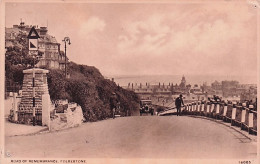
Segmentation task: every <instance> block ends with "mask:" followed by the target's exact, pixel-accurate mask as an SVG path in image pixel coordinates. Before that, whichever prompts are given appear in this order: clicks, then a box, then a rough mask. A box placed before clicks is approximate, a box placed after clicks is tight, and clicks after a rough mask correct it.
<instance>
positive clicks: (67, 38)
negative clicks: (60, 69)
mask: <svg viewBox="0 0 260 164" xmlns="http://www.w3.org/2000/svg"><path fill="white" fill-rule="evenodd" d="M62 41H63V42H64V43H65V78H66V77H67V54H66V49H67V43H68V44H69V45H70V44H71V43H70V38H69V37H64V39H63V40H62Z"/></svg>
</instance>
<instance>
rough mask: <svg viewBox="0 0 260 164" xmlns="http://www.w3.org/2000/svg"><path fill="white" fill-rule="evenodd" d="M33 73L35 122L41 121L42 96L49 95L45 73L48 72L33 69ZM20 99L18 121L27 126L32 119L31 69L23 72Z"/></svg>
mask: <svg viewBox="0 0 260 164" xmlns="http://www.w3.org/2000/svg"><path fill="white" fill-rule="evenodd" d="M34 71H35V106H36V110H35V113H36V119H37V122H38V123H39V122H41V120H42V95H43V94H47V95H49V91H48V83H47V73H49V71H48V70H45V69H40V68H34ZM23 73H24V78H23V86H22V99H21V103H20V106H19V109H18V121H20V122H21V123H27V124H29V123H30V121H31V120H32V118H33V108H32V106H33V87H32V86H33V84H32V81H33V69H27V70H23Z"/></svg>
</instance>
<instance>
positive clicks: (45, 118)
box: [42, 94, 51, 130]
mask: <svg viewBox="0 0 260 164" xmlns="http://www.w3.org/2000/svg"><path fill="white" fill-rule="evenodd" d="M50 111H51V99H50V95H49V94H43V95H42V126H45V125H46V126H48V127H49V130H50V123H51V122H50V121H51V118H50Z"/></svg>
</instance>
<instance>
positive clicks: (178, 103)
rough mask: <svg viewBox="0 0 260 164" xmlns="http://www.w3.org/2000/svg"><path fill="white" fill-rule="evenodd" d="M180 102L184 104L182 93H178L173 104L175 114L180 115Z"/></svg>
mask: <svg viewBox="0 0 260 164" xmlns="http://www.w3.org/2000/svg"><path fill="white" fill-rule="evenodd" d="M181 104H182V105H183V106H184V103H183V100H182V95H181V94H180V96H179V97H177V98H176V99H175V106H176V108H177V116H180V115H181Z"/></svg>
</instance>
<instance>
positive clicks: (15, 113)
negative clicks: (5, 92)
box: [13, 93, 18, 122]
mask: <svg viewBox="0 0 260 164" xmlns="http://www.w3.org/2000/svg"><path fill="white" fill-rule="evenodd" d="M16 97H17V93H14V94H13V110H14V121H15V122H16V121H18V110H17V106H18V102H17V98H16Z"/></svg>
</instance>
